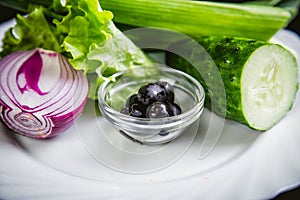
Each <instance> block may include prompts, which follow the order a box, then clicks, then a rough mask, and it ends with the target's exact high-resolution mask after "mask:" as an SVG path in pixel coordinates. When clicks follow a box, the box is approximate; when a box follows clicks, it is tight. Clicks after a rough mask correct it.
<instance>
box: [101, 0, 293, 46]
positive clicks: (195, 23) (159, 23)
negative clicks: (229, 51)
mask: <svg viewBox="0 0 300 200" xmlns="http://www.w3.org/2000/svg"><path fill="white" fill-rule="evenodd" d="M100 3H101V6H102V8H103V9H105V10H110V11H112V12H113V13H114V21H115V22H117V23H121V24H126V25H131V26H135V27H157V28H165V29H171V30H175V31H178V32H181V33H184V34H187V35H189V36H203V35H204V36H207V35H210V36H221V35H226V36H235V37H244V38H253V39H258V40H264V41H267V40H269V39H270V38H271V37H272V36H273V35H274V34H275V33H276V32H277V31H278V30H279V29H281V28H284V27H285V26H286V25H287V23H288V22H289V20H290V19H291V17H292V15H291V13H290V12H289V11H288V10H285V9H284V8H279V7H272V6H264V5H248V4H234V3H217V2H207V1H190V0H164V1H162V0H131V1H124V0H100Z"/></svg>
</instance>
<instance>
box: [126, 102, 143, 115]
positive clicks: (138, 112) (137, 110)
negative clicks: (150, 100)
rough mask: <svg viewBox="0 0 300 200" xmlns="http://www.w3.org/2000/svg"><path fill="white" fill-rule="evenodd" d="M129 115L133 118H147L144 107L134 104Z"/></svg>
mask: <svg viewBox="0 0 300 200" xmlns="http://www.w3.org/2000/svg"><path fill="white" fill-rule="evenodd" d="M129 115H130V116H132V117H140V118H144V117H145V110H144V107H143V106H141V105H140V104H133V105H131V106H130V107H129Z"/></svg>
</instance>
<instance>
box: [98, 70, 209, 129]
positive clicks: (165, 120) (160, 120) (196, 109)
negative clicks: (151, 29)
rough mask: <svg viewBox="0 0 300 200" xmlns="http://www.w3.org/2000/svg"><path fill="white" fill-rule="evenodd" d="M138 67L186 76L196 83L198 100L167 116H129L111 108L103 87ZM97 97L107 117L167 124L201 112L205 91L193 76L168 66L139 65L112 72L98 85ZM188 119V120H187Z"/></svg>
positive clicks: (132, 121)
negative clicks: (191, 105) (192, 104)
mask: <svg viewBox="0 0 300 200" xmlns="http://www.w3.org/2000/svg"><path fill="white" fill-rule="evenodd" d="M138 68H143V69H145V68H159V70H163V71H165V72H168V71H169V72H172V73H178V74H180V75H182V76H184V77H186V78H187V79H188V80H190V81H192V83H193V84H195V85H196V87H197V89H198V90H199V94H200V96H198V95H197V98H198V99H199V101H197V103H196V104H195V106H194V107H192V108H190V109H189V110H187V111H185V112H183V113H181V114H179V115H175V116H169V117H162V118H139V117H134V116H130V115H126V114H123V113H121V112H120V111H117V110H115V109H113V108H112V107H111V106H110V105H109V104H108V103H107V102H106V101H105V100H104V97H105V95H106V93H107V92H106V93H105V88H106V87H107V85H108V84H109V83H111V82H114V81H115V80H116V78H117V77H119V76H122V75H124V74H126V73H128V72H130V71H133V70H135V69H138ZM107 91H108V90H107ZM97 97H98V106H99V108H100V111H101V114H102V115H104V116H108V117H109V118H112V117H111V116H110V115H114V116H115V117H114V118H118V119H119V120H122V121H126V122H129V123H134V124H141V123H145V125H151V124H152V125H160V124H162V123H164V124H168V122H169V123H174V122H176V121H182V119H190V118H193V116H194V115H195V114H197V113H198V112H200V111H201V112H202V110H203V107H204V100H205V91H204V88H203V86H202V85H201V84H200V83H199V81H197V80H196V79H195V78H194V77H193V76H191V75H189V74H187V73H185V72H183V71H180V70H177V69H174V68H171V67H168V66H159V67H157V66H153V65H151V66H139V67H134V68H130V69H128V70H124V71H121V72H117V73H115V74H113V75H112V76H111V78H109V79H106V80H105V81H104V82H103V83H102V84H101V85H100V87H99V89H98V93H97ZM108 113H109V114H108ZM187 121H188V120H187Z"/></svg>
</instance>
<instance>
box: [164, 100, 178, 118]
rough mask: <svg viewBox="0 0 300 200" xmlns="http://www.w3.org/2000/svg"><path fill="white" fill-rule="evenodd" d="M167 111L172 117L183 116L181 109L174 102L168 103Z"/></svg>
mask: <svg viewBox="0 0 300 200" xmlns="http://www.w3.org/2000/svg"><path fill="white" fill-rule="evenodd" d="M167 109H168V111H169V115H170V116H176V115H180V114H181V108H180V106H179V105H177V104H176V103H173V102H168V104H167Z"/></svg>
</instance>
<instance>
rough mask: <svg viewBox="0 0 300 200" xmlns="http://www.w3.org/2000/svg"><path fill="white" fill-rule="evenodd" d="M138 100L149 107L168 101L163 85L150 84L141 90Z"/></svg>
mask: <svg viewBox="0 0 300 200" xmlns="http://www.w3.org/2000/svg"><path fill="white" fill-rule="evenodd" d="M137 98H138V100H139V101H140V102H142V103H143V104H144V105H146V106H148V105H150V104H152V103H153V102H156V101H160V102H163V101H166V100H167V93H166V91H165V89H164V88H163V87H162V86H161V85H159V84H155V83H149V84H148V85H145V86H142V87H141V88H140V89H139V91H138V94H137Z"/></svg>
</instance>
